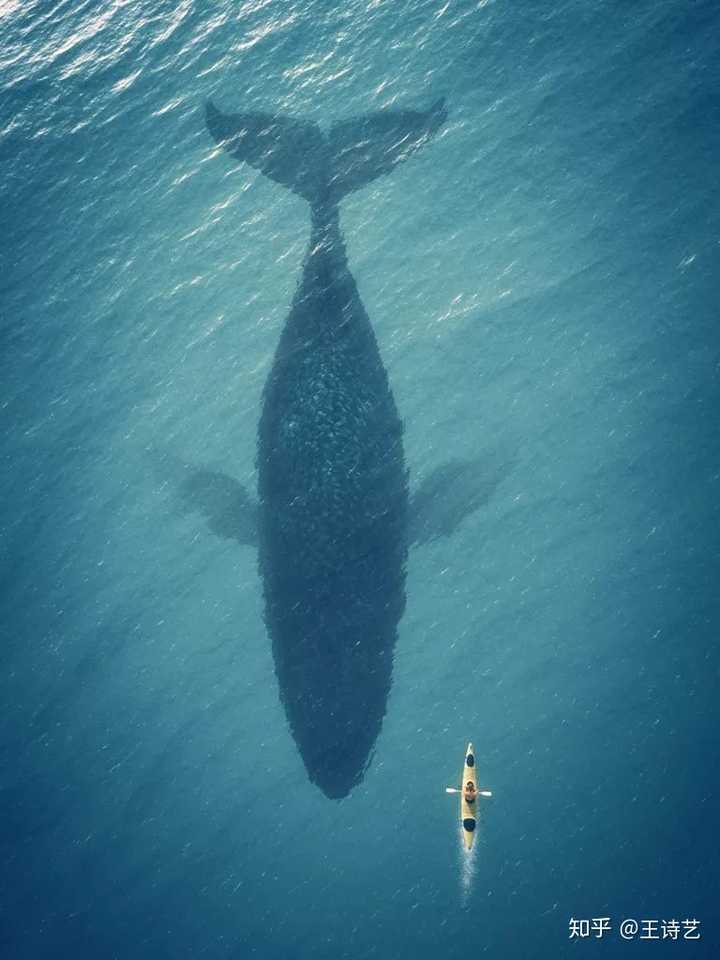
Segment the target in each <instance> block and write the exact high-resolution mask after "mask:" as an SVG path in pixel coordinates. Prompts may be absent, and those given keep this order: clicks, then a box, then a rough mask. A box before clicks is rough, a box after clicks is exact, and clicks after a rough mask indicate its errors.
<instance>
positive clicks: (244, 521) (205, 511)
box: [180, 467, 257, 547]
mask: <svg viewBox="0 0 720 960" xmlns="http://www.w3.org/2000/svg"><path fill="white" fill-rule="evenodd" d="M180 495H181V496H182V498H183V500H184V501H185V503H186V504H187V505H188V506H189V507H190V508H191V509H192V510H196V511H198V512H199V513H201V514H202V515H203V516H204V518H205V520H206V521H207V525H208V527H209V529H210V530H211V531H212V532H213V533H214V534H216V535H217V536H219V537H223V538H225V539H227V540H235V541H237V543H239V544H241V545H243V546H252V547H255V546H257V504H256V503H255V501H254V500H253V499H252V497H251V496H250V494H249V493H248V492H247V490H246V489H245V488H244V487H243V485H242V484H241V483H238V481H237V480H235V478H234V477H229V476H228V475H227V474H225V473H218V472H216V471H213V470H203V469H199V468H195V467H187V468H186V474H185V476H184V477H183V478H182V481H181V484H180Z"/></svg>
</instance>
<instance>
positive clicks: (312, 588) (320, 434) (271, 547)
mask: <svg viewBox="0 0 720 960" xmlns="http://www.w3.org/2000/svg"><path fill="white" fill-rule="evenodd" d="M446 116H447V113H446V109H445V104H444V101H443V100H439V101H437V102H436V103H434V104H433V105H432V106H431V107H430V108H429V109H428V110H426V111H409V110H408V111H395V110H393V111H381V112H379V113H375V114H372V115H369V116H366V117H359V118H356V119H353V120H350V121H347V122H344V123H339V124H335V125H334V126H332V127H331V128H330V130H329V132H328V133H327V134H326V133H324V132H323V131H322V130H321V129H320V127H319V126H318V125H317V124H315V123H312V122H308V121H303V120H297V119H293V118H289V117H283V116H277V115H273V114H264V113H242V114H224V113H222V112H221V111H219V110H218V109H217V108H216V107H215V106H214V105H213V104H212V103H210V102H209V103H208V104H207V106H206V121H207V126H208V129H209V131H210V133H211V135H212V136H213V138H214V139H215V140H216V141H217V142H218V143H220V144H222V146H223V147H224V148H225V149H226V150H227V151H228V152H229V153H230V154H231V155H232V156H233V157H234V158H236V159H238V160H241V161H243V162H246V163H249V164H251V165H252V166H253V167H255V168H256V169H258V170H260V171H262V173H263V174H265V175H266V176H268V177H269V178H271V179H272V180H274V181H275V182H277V183H279V184H281V185H283V186H285V187H288V188H289V189H291V190H293V191H294V192H295V193H297V194H299V195H300V196H302V197H304V198H305V199H306V200H307V201H308V203H309V204H310V212H311V218H312V228H311V234H310V244H309V247H308V250H307V253H306V255H305V259H304V264H303V270H302V278H301V280H300V282H299V285H298V287H297V291H296V293H295V296H294V299H293V302H292V308H291V310H290V314H289V316H288V318H287V322H286V324H285V327H284V329H283V332H282V335H281V337H280V342H279V344H278V348H277V352H276V354H275V357H274V361H273V364H272V368H271V370H270V374H269V376H268V380H267V383H266V385H265V388H264V392H263V400H262V414H261V417H260V423H259V428H258V438H257V471H258V494H259V503H258V507H257V517H256V524H257V543H258V550H259V569H260V575H261V579H262V585H263V594H264V605H265V622H266V625H267V629H268V633H269V635H270V638H271V640H272V651H273V659H274V665H275V672H276V675H277V680H278V685H279V690H280V699H281V701H282V704H283V706H284V709H285V713H286V716H287V719H288V722H289V726H290V729H291V731H292V735H293V738H294V740H295V742H296V744H297V746H298V749H299V751H300V754H301V755H302V758H303V761H304V764H305V768H306V770H307V773H308V776H309V778H310V780H311V781H313V782H314V783H315V784H316V785H317V786H318V787H320V789H321V790H322V791H323V792H324V793H325V795H326V796H328V797H331V798H341V797H344V796H346V795H347V794H348V793H349V792H350V790H351V789H352V788H353V787H354V786H355V785H356V784H357V783H358V782H359V781H360V780H361V779H362V777H363V774H364V772H365V770H366V768H367V765H368V763H369V760H370V757H371V755H372V751H373V747H374V745H375V742H376V740H377V737H378V734H379V733H380V729H381V726H382V722H383V717H384V715H385V711H386V704H387V697H388V693H389V691H390V685H391V677H392V664H393V649H394V647H395V643H396V640H397V630H398V623H399V621H400V618H401V617H402V614H403V610H404V608H405V577H406V573H405V568H406V561H407V555H408V546H409V538H410V536H409V511H408V470H407V467H406V464H405V456H404V451H403V426H402V422H401V420H400V417H399V416H398V412H397V408H396V405H395V401H394V399H393V395H392V391H391V389H390V385H389V383H388V377H387V373H386V370H385V367H384V366H383V362H382V359H381V357H380V352H379V350H378V345H377V342H376V340H375V335H374V333H373V329H372V326H371V324H370V320H369V318H368V315H367V312H366V310H365V308H364V306H363V304H362V301H361V299H360V296H359V294H358V290H357V286H356V284H355V280H354V278H353V276H352V274H351V272H350V270H349V268H348V262H347V253H346V249H345V243H344V240H343V235H342V233H341V230H340V222H339V209H338V208H339V203H340V201H341V200H342V198H343V197H344V196H346V195H347V194H348V193H350V192H351V191H353V190H356V189H358V188H361V187H363V186H365V185H366V184H368V183H370V182H371V181H372V180H374V179H375V178H376V177H379V176H381V175H382V174H385V173H388V172H390V170H392V169H393V167H395V166H396V165H397V164H398V163H399V162H401V161H402V160H404V159H406V158H407V157H409V156H411V155H412V154H413V153H415V152H416V151H417V150H418V149H419V148H420V147H421V146H422V145H423V144H424V143H426V142H427V141H428V140H429V139H431V138H432V136H433V135H434V134H435V133H436V131H437V130H438V129H439V128H440V127H441V126H442V124H443V123H444V122H445V120H446Z"/></svg>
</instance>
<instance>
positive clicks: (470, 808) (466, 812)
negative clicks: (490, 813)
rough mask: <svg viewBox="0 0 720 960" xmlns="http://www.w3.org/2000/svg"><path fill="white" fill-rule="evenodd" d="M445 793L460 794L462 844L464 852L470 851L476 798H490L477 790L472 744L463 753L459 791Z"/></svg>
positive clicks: (448, 788)
mask: <svg viewBox="0 0 720 960" xmlns="http://www.w3.org/2000/svg"><path fill="white" fill-rule="evenodd" d="M446 792H447V793H459V794H460V826H461V827H462V835H463V843H464V844H465V849H466V850H471V849H472V845H473V840H474V839H475V827H476V826H477V804H478V797H491V796H492V793H491V792H490V791H489V790H478V785H477V771H476V768H475V751H474V750H473V745H472V743H469V744H468V745H467V750H466V751H465V762H464V764H463V772H462V783H461V784H460V789H459V790H457V789H455V787H446Z"/></svg>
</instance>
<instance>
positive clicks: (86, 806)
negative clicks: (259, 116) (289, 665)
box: [0, 0, 720, 960]
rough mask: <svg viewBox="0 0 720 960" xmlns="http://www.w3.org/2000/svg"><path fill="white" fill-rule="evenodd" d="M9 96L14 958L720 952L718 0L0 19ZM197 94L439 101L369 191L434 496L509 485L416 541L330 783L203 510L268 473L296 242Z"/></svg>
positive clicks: (332, 108)
mask: <svg viewBox="0 0 720 960" xmlns="http://www.w3.org/2000/svg"><path fill="white" fill-rule="evenodd" d="M0 89H1V90H2V98H1V99H0V169H2V183H1V185H0V192H1V200H0V204H1V209H2V211H3V233H2V244H1V246H0V256H1V258H2V259H1V261H0V262H1V272H0V285H1V294H0V322H1V328H0V329H1V333H0V336H1V343H2V372H1V380H0V382H1V383H2V400H1V404H0V409H1V411H2V437H3V448H2V465H1V471H2V472H1V477H2V487H1V488H0V490H1V493H2V496H1V498H0V534H1V540H0V544H1V549H2V567H1V568H0V590H1V591H2V614H3V617H2V633H3V636H2V671H1V674H0V683H1V685H2V686H1V688H0V692H1V699H0V706H1V707H2V711H1V714H0V750H1V758H2V765H1V768H0V852H1V856H2V870H1V871H0V884H1V887H0V922H1V924H2V926H1V927H0V944H1V953H2V956H3V957H8V958H18V960H31V958H32V960H35V958H38V960H39V958H58V957H73V958H86V957H87V958H92V960H103V958H129V957H132V958H140V960H144V958H154V960H160V958H186V957H187V958H195V957H198V958H199V957H208V958H221V960H229V958H233V960H241V958H245V957H261V958H267V960H297V958H301V960H305V958H310V957H312V958H315V957H317V958H320V960H325V958H328V960H329V958H333V960H338V958H347V960H356V958H357V960H370V958H373V960H375V958H377V960H386V958H398V957H404V956H410V955H411V954H412V955H414V956H416V957H419V958H426V957H427V958H430V957H433V958H437V957H444V958H449V960H453V958H459V957H461V956H462V957H466V956H469V955H477V954H483V955H485V956H488V957H493V958H494V957H507V958H525V957H538V958H545V957H547V958H555V957H562V956H565V955H570V956H575V955H577V953H578V951H580V952H582V951H585V952H588V953H592V954H593V955H594V956H595V955H596V956H602V957H612V956H615V955H620V954H622V955H623V956H625V955H630V954H632V953H633V952H637V951H641V952H643V953H647V952H650V953H651V954H652V955H654V954H655V953H660V952H663V953H668V952H670V953H675V954H680V953H682V954H683V956H684V955H685V953H686V952H687V953H688V955H693V956H697V957H701V956H702V957H712V956H717V955H718V940H719V939H720V937H719V935H718V929H717V922H718V921H717V902H718V896H719V895H720V884H719V882H718V854H717V813H716V810H717V802H718V799H717V798H718V774H717V760H718V749H717V744H718V727H717V724H718V709H717V697H718V679H719V673H718V660H717V655H716V649H715V648H716V643H717V638H718V628H719V627H720V594H719V591H718V574H719V573H720V555H719V554H720V529H719V524H718V521H719V508H718V492H719V490H720V433H719V432H718V401H719V400H720V396H719V394H720V381H719V379H718V374H719V365H720V332H719V331H718V306H717V305H718V292H719V287H720V281H719V279H718V278H720V218H719V215H720V195H719V194H718V190H717V171H718V155H719V154H720V99H719V97H720V95H719V93H718V91H720V7H718V5H717V4H715V3H714V2H712V0H705V2H702V0H698V2H692V0H665V2H657V0H653V2H651V0H638V2H635V3H629V2H625V3H620V2H592V0H587V2H580V0H566V2H559V0H547V2H542V3H541V2H515V3H509V2H501V0H495V2H481V3H477V2H473V3H469V2H460V0H450V2H448V3H445V4H443V3H442V2H423V0H394V2H381V0H374V2H366V3H356V2H349V3H346V4H343V5H342V6H339V5H335V4H332V3H330V2H308V0H306V2H302V3H300V2H298V3H295V4H293V3H286V2H284V0H278V2H275V3H270V2H268V0H265V2H263V0H255V2H247V3H237V4H228V3H218V4H212V5H211V4H198V3H195V4H194V3H192V2H189V0H188V2H181V3H168V2H158V0H154V2H149V0H128V2H124V3H122V2H113V3H107V2H105V0H103V2H102V3H97V2H87V3H73V2H65V3H62V2H61V3H58V4H53V3H46V2H41V0H38V2H26V3H19V2H14V0H4V2H3V0H0ZM211 95H212V97H213V98H214V99H215V100H216V102H218V103H219V104H220V105H221V106H222V107H223V108H224V109H226V110H228V111H232V110H240V109H250V110H258V109H270V110H278V111H282V112H284V113H287V114H290V115H297V116H305V117H309V118H311V119H313V120H315V121H317V122H319V123H320V124H322V125H327V124H329V123H331V122H332V121H334V120H337V119H344V118H348V117H352V116H353V115H355V114H359V113H365V112H368V111H372V110H377V109H381V108H384V107H390V106H402V107H413V108H417V109H419V108H424V107H426V106H427V105H428V104H429V103H430V102H432V101H433V100H435V99H437V97H439V96H442V95H445V96H446V97H447V102H448V107H449V110H450V119H449V122H448V124H447V125H446V127H445V129H444V130H443V132H442V133H441V134H440V135H438V137H437V139H436V140H435V141H434V142H433V143H432V144H430V145H428V146H427V147H426V148H425V149H424V150H423V151H422V152H421V153H419V154H418V155H417V157H415V158H413V159H412V160H410V161H408V163H407V164H405V165H403V166H402V167H399V168H398V169H397V170H396V171H394V172H393V173H392V175H391V176H389V177H386V178H384V179H381V180H377V181H375V182H374V183H373V184H372V185H371V186H369V187H367V188H366V189H364V190H363V191H359V192H357V193H355V194H353V195H351V196H350V197H349V198H348V199H347V200H346V201H345V202H344V203H343V205H342V214H341V215H342V224H343V229H344V235H345V241H346V244H347V248H348V255H349V261H350V266H351V269H352V270H353V273H354V275H355V277H356V280H357V284H358V287H359V290H360V293H361V295H362V298H363V301H364V303H365V306H366V308H367V311H368V314H369V315H370V318H371V319H372V321H373V324H374V328H375V332H376V336H377V339H378V343H379V346H380V350H381V353H382V356H383V359H384V362H385V364H386V367H387V370H388V373H389V377H390V381H391V384H392V388H393V391H394V394H395V399H396V402H397V405H398V408H399V410H400V413H401V415H402V417H403V419H404V421H405V444H406V456H407V460H408V463H409V465H410V470H411V483H412V485H413V486H415V487H417V485H418V483H420V482H421V481H422V479H423V478H424V477H427V476H428V475H430V473H431V472H432V471H433V470H434V469H436V468H437V467H439V466H441V465H442V464H444V463H446V462H451V461H472V462H473V463H475V464H476V467H475V483H476V486H477V489H478V490H479V491H481V492H482V497H481V499H482V504H481V506H480V507H479V508H478V509H477V510H476V511H475V512H473V513H472V514H471V515H470V516H469V517H467V518H466V519H465V520H464V522H463V523H462V524H461V525H460V527H459V528H458V529H457V530H456V531H455V532H454V533H453V534H452V536H449V537H443V538H438V539H435V540H432V541H431V542H429V543H426V544H424V545H422V546H418V547H416V548H414V549H413V551H412V552H411V555H410V562H409V567H408V583H407V597H408V604H407V610H406V613H405V616H404V618H403V620H402V622H401V626H400V637H399V643H398V646H397V649H396V655H395V671H394V684H393V688H392V691H391V695H390V699H389V704H388V712H387V715H386V718H385V722H384V726H383V730H382V733H381V735H380V738H379V739H378V742H377V746H376V751H375V755H374V759H373V762H372V764H371V766H370V768H369V770H368V772H367V774H366V776H365V779H364V781H363V783H362V784H361V785H360V786H359V787H358V788H356V789H355V790H354V791H353V793H352V794H351V796H350V797H349V798H348V799H347V800H344V801H342V802H340V803H337V802H333V801H330V800H327V799H326V798H325V797H324V796H323V795H322V794H321V793H320V791H319V790H317V788H315V787H314V786H313V785H312V784H310V783H309V782H308V780H307V777H306V774H305V770H304V768H303V766H302V762H301V760H300V758H299V755H298V752H297V749H296V747H295V744H294V743H293V741H292V738H291V736H290V733H289V730H288V726H287V722H286V719H285V715H284V713H283V710H282V707H281V705H280V702H279V699H278V693H277V686H276V683H275V678H274V673H273V665H272V659H271V654H270V647H269V643H268V639H267V635H266V630H265V626H264V623H263V619H262V603H261V592H260V584H259V579H258V573H257V562H256V554H255V551H254V549H253V548H251V547H240V546H238V545H237V543H235V542H233V541H231V540H228V539H222V538H218V537H216V536H214V535H213V533H212V532H211V531H210V530H209V529H208V527H207V525H206V523H205V522H204V519H203V517H202V515H201V513H200V512H198V511H197V510H195V509H192V508H191V507H190V506H189V505H188V504H187V502H185V501H183V499H182V497H181V496H179V493H178V484H177V482H176V480H177V476H178V474H179V473H180V472H181V471H182V469H183V466H184V465H186V464H192V465H196V466H198V467H203V468H208V469H214V470H218V471H222V472H225V473H227V474H231V475H233V476H234V477H236V478H237V479H239V480H240V481H242V482H243V483H245V484H246V485H247V486H248V487H250V488H253V487H254V484H255V474H254V459H255V441H256V429H257V422H258V417H259V411H260V398H261V391H262V387H263V384H264V382H265V379H266V377H267V374H268V371H269V369H270V364H271V361H272V356H273V352H274V350H275V347H276V345H277V342H278V338H279V335H280V331H281V329H282V325H283V321H284V318H285V316H286V314H287V311H288V307H289V303H290V301H291V298H292V294H293V290H294V288H295V285H296V283H297V281H298V279H299V275H300V265H301V261H302V257H303V252H304V249H305V245H306V242H307V238H308V234H309V217H308V210H307V205H306V204H305V203H304V202H303V201H302V200H300V199H299V198H297V197H295V196H293V195H292V194H290V193H289V192H287V191H284V190H282V189H280V188H279V187H278V186H277V185H276V184H274V183H272V182H270V181H269V180H266V179H264V178H263V177H262V176H261V175H259V174H257V173H256V172H254V171H253V170H252V169H251V168H249V167H245V166H240V165H238V164H234V163H233V162H231V161H230V160H229V159H228V158H227V157H226V156H223V155H221V153H220V152H219V151H218V150H217V148H216V147H215V145H214V144H213V143H212V141H211V139H210V137H209V135H208V133H207V130H206V128H205V125H204V120H203V113H202V105H203V102H204V100H205V99H206V98H207V97H208V96H211ZM438 507H439V508H442V507H443V502H442V498H441V502H440V503H439V504H438ZM468 739H472V740H473V741H474V743H475V747H476V751H477V757H478V764H479V768H480V773H481V779H482V780H483V782H484V783H487V785H488V786H491V787H492V789H493V791H494V793H495V797H494V798H493V800H492V801H489V802H488V804H487V806H486V807H485V808H484V812H483V817H482V821H481V825H480V831H479V839H478V844H477V851H476V856H475V860H474V863H473V875H472V877H471V878H470V880H469V881H468V878H467V877H465V881H464V880H463V871H464V870H465V869H466V868H465V867H464V866H463V864H462V862H461V857H460V854H459V849H458V838H457V834H456V815H457V811H456V805H455V801H454V800H453V799H451V798H449V797H446V796H445V794H444V792H443V787H445V786H446V785H447V784H451V783H453V782H455V780H456V777H457V776H458V773H459V767H460V763H461V760H462V751H463V749H464V746H465V743H466V742H467V740H468ZM463 882H465V884H466V887H467V889H463ZM468 884H469V886H468ZM601 916H610V917H611V918H612V920H613V924H614V927H615V929H614V930H613V932H612V934H610V935H606V936H605V937H604V938H603V940H602V941H597V940H595V941H593V944H594V945H593V946H591V945H590V942H584V943H583V944H577V943H572V942H570V941H569V939H568V922H569V919H570V918H571V917H575V918H582V917H587V918H591V917H601ZM625 917H634V918H637V919H642V918H655V919H671V918H678V919H685V918H697V919H699V920H700V921H701V931H702V934H703V939H702V941H700V942H699V943H693V944H691V943H674V942H670V941H666V942H665V943H660V942H653V943H649V942H645V943H640V942H636V943H633V944H630V943H624V942H623V941H622V940H621V938H620V937H619V934H618V932H617V924H618V923H619V921H620V920H621V919H622V918H625Z"/></svg>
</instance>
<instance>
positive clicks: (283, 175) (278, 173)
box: [205, 100, 326, 203]
mask: <svg viewBox="0 0 720 960" xmlns="http://www.w3.org/2000/svg"><path fill="white" fill-rule="evenodd" d="M205 121H206V123H207V127H208V130H209V131H210V133H211V135H212V137H213V139H214V140H215V141H216V142H217V143H219V144H221V146H223V147H224V148H225V149H226V150H227V151H228V153H230V154H231V155H232V156H233V157H235V158H236V159H237V160H243V161H244V162H245V163H249V164H250V166H251V167H254V168H255V169H256V170H260V172H261V173H264V174H265V176H266V177H269V178H270V179H271V180H274V181H275V183H279V184H281V185H282V186H283V187H288V188H289V189H290V190H293V191H294V192H295V193H298V194H300V196H301V197H305V199H306V200H309V201H310V202H311V203H313V202H314V201H315V199H316V197H317V195H318V190H319V189H320V187H321V185H322V184H323V183H324V181H325V179H326V175H325V171H324V169H323V168H324V166H325V164H324V161H325V154H326V150H325V138H324V137H323V135H322V131H321V130H320V127H319V126H318V125H317V124H316V123H313V122H312V121H309V120H296V119H295V118H294V117H284V116H282V115H280V114H272V113H222V112H221V111H220V110H218V109H217V107H216V106H215V105H214V103H213V102H212V101H211V100H208V101H207V103H206V104H205Z"/></svg>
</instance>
